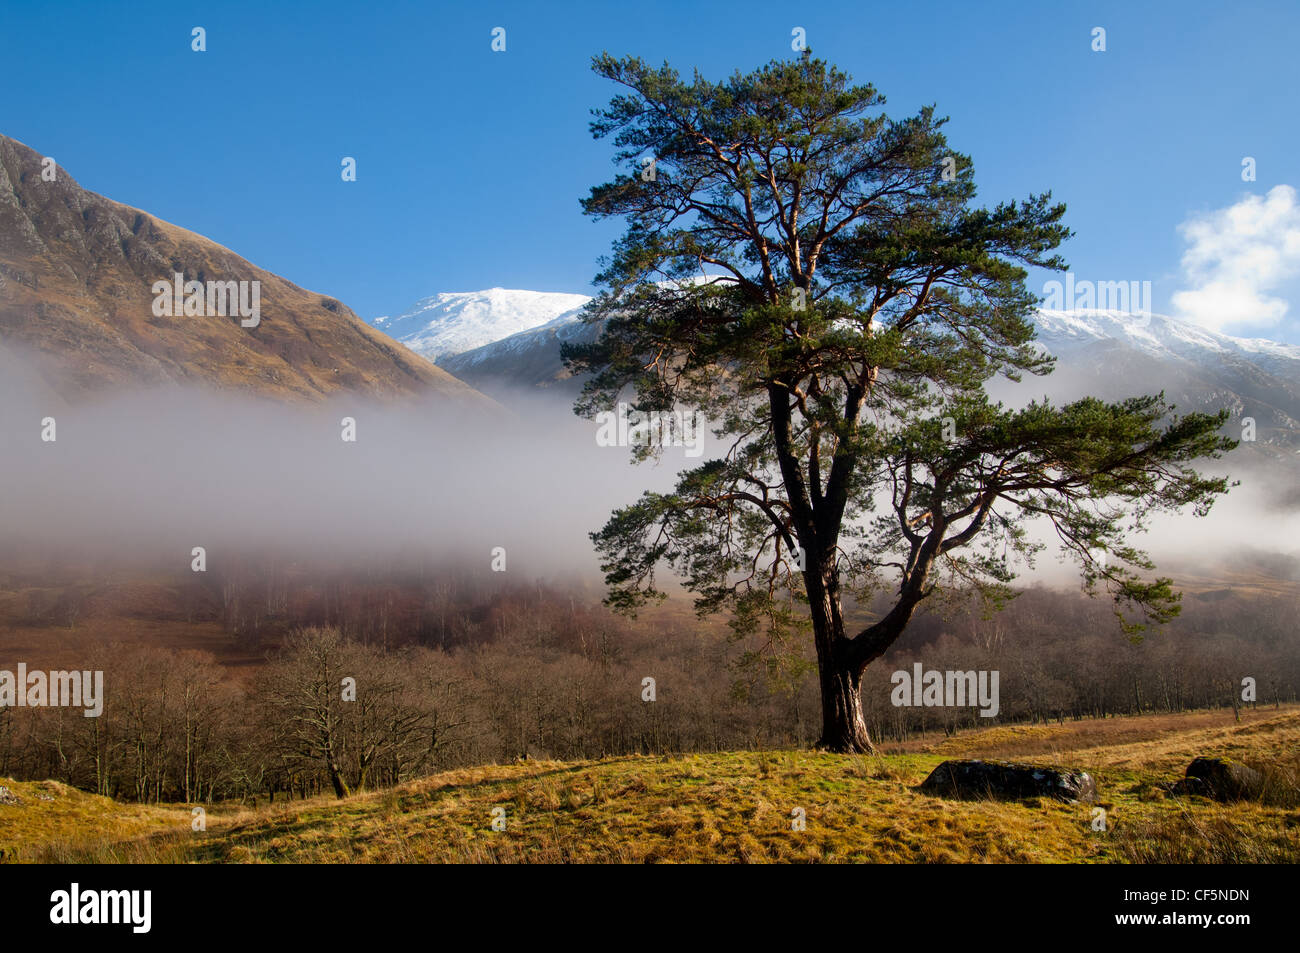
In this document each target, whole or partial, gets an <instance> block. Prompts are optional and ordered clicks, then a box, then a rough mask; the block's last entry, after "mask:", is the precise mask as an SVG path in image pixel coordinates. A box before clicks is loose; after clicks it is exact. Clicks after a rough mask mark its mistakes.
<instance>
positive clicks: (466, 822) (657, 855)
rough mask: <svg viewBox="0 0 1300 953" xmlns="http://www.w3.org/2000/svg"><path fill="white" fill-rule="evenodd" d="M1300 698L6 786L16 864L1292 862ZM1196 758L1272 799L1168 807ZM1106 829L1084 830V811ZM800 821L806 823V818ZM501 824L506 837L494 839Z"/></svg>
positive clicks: (4, 807) (5, 827)
mask: <svg viewBox="0 0 1300 953" xmlns="http://www.w3.org/2000/svg"><path fill="white" fill-rule="evenodd" d="M1297 752H1300V706H1289V707H1287V706H1284V707H1282V708H1260V709H1257V710H1248V711H1243V712H1242V714H1241V721H1240V722H1239V723H1238V722H1235V721H1234V719H1233V715H1232V713H1231V712H1230V711H1228V712H1197V713H1190V714H1186V715H1178V716H1174V715H1154V716H1139V717H1132V718H1110V719H1105V720H1100V721H1090V722H1067V723H1065V724H1063V725H1034V726H1002V727H994V728H991V729H986V730H983V731H975V732H969V733H963V734H959V735H957V736H955V737H953V738H946V739H945V738H942V737H937V738H930V739H925V740H923V741H917V742H911V743H909V744H908V745H906V746H901V747H899V748H897V749H893V750H891V751H889V752H887V753H885V754H882V755H878V756H875V757H846V756H836V755H828V754H819V753H814V752H808V751H745V752H726V753H720V754H699V755H680V756H672V755H670V756H640V757H619V758H608V759H603V760H598V761H583V762H572V763H565V762H547V761H521V762H518V763H514V764H507V765H491V766H484V767H479V768H472V769H464V770H458V771H450V772H446V773H443V774H438V775H434V776H432V777H429V778H424V779H422V780H419V781H415V782H411V783H409V784H405V785H402V786H400V787H398V788H395V789H391V790H385V791H378V792H366V793H361V794H357V795H354V796H352V797H349V798H346V799H344V800H342V801H339V800H336V799H333V798H316V799H311V800H307V801H294V802H292V803H290V804H284V805H280V804H277V805H275V806H274V807H270V808H266V807H263V808H259V809H256V810H247V809H240V808H238V807H237V806H229V807H222V806H216V807H213V808H210V809H209V810H208V813H207V829H206V831H201V832H194V831H192V830H191V810H190V808H189V807H188V806H184V805H173V806H145V805H134V804H124V803H118V802H114V801H111V800H109V799H107V798H101V797H95V796H92V795H88V794H85V793H83V792H80V791H77V790H74V789H72V788H69V787H67V786H65V785H62V784H59V783H57V782H50V781H46V782H15V781H11V780H6V779H3V778H0V786H3V787H6V788H8V789H9V791H10V793H11V794H12V795H14V796H16V797H17V798H18V801H17V803H0V859H3V860H6V861H10V862H14V861H16V862H37V863H40V862H72V863H76V862H121V863H141V862H144V863H149V862H154V863H157V862H162V863H170V862H176V863H214V862H215V863H428V862H435V863H436V862H523V863H536V862H702V861H703V862H712V861H718V862H773V861H778V862H828V861H829V862H845V861H848V862H867V863H895V862H901V863H914V862H992V863H1081V862H1082V863H1097V862H1102V863H1106V862H1119V863H1124V862H1139V863H1142V862H1174V863H1178V862H1184V863H1185V862H1194V863H1260V862H1262V863H1270V862H1278V863H1296V862H1298V861H1300V800H1297V797H1296V789H1295V779H1296V775H1295V769H1296V767H1297ZM1197 755H1223V756H1230V757H1233V758H1237V759H1239V760H1242V761H1245V762H1247V763H1249V764H1254V765H1256V766H1259V767H1263V768H1265V769H1266V770H1269V771H1270V774H1273V773H1274V772H1276V775H1275V776H1276V777H1277V779H1278V781H1277V783H1276V785H1275V786H1274V790H1273V791H1272V792H1271V794H1270V795H1269V797H1268V798H1267V799H1266V802H1265V803H1249V804H1247V803H1241V804H1233V805H1222V804H1216V803H1213V802H1210V801H1206V800H1203V799H1201V798H1174V797H1169V796H1167V795H1166V794H1165V792H1164V790H1163V788H1162V787H1161V785H1162V784H1164V783H1166V782H1169V781H1174V780H1176V779H1178V778H1180V777H1181V776H1182V773H1183V770H1184V768H1185V767H1186V765H1187V763H1188V762H1189V761H1190V760H1191V759H1192V758H1193V757H1195V756H1197ZM949 757H987V758H1005V759H1015V760H1026V761H1031V762H1034V763H1038V764H1043V765H1063V766H1068V767H1078V768H1083V769H1085V770H1088V771H1090V772H1092V773H1093V776H1094V777H1095V778H1096V780H1097V784H1098V792H1099V795H1098V801H1097V803H1096V804H1095V805H1084V804H1078V805H1069V804H1060V803H1056V802H1052V801H1047V800H1038V799H1035V800H1032V801H1014V802H994V801H953V800H947V799H941V798H935V797H930V796H927V795H924V794H921V793H919V792H918V791H917V785H919V784H920V782H921V781H922V779H924V778H925V776H926V775H927V774H928V773H929V772H930V771H931V770H932V769H933V768H934V767H935V766H936V765H937V764H939V763H940V762H941V761H943V760H944V759H945V758H949ZM1098 807H1100V808H1102V809H1103V810H1104V811H1105V821H1106V826H1107V830H1106V831H1105V832H1102V831H1099V830H1095V829H1094V826H1095V822H1096V819H1097V817H1098V815H1097V813H1096V810H1095V809H1096V808H1098ZM800 820H802V821H803V829H802V830H799V829H796V828H798V827H799V823H798V822H799V821H800ZM494 821H495V822H496V826H497V827H500V826H502V822H503V823H504V830H494V829H493V827H494Z"/></svg>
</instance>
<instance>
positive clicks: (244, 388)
mask: <svg viewBox="0 0 1300 953" xmlns="http://www.w3.org/2000/svg"><path fill="white" fill-rule="evenodd" d="M43 158H44V157H42V156H41V155H40V154H39V153H38V152H36V151H34V150H33V149H30V148H28V147H27V146H25V145H23V144H22V143H20V142H17V141H15V140H13V139H10V138H7V137H5V136H0V349H3V350H5V351H7V352H9V362H11V363H12V362H17V363H20V364H21V365H22V367H23V368H24V369H25V370H29V371H31V372H33V373H34V374H35V375H36V376H37V377H39V378H40V379H41V380H42V381H43V382H44V384H45V385H46V386H48V387H49V389H51V390H53V391H54V392H55V393H57V394H58V395H60V396H61V397H63V398H65V399H68V400H77V399H84V398H86V397H89V396H92V395H96V394H101V393H104V392H106V391H109V390H112V389H116V388H126V387H148V386H158V385H167V384H197V385H202V386H205V387H209V388H216V389H219V390H230V391H239V392H244V393H253V394H259V395H265V396H271V397H275V398H280V399H288V400H292V401H298V402H315V401H319V400H321V399H324V398H327V397H329V396H330V395H331V394H334V393H337V392H352V393H358V394H364V395H368V396H372V397H377V398H384V399H394V398H402V397H409V396H416V395H435V396H438V397H442V398H448V399H457V400H466V401H469V402H471V403H475V404H488V403H489V402H488V401H486V399H485V398H483V397H482V395H480V394H477V393H476V392H475V391H473V390H472V389H471V388H470V387H468V386H466V385H465V384H463V383H461V382H460V381H458V380H456V379H455V378H454V377H453V376H452V375H450V374H449V373H447V372H446V371H444V370H442V369H440V368H438V367H435V366H434V365H433V364H432V363H430V362H429V361H428V360H426V359H424V358H422V357H420V356H418V355H416V354H413V353H412V352H411V351H409V350H408V349H406V348H404V347H401V346H399V345H397V344H395V343H394V342H393V341H392V340H391V339H390V338H389V337H387V336H385V335H384V334H381V333H379V332H378V331H376V330H374V329H373V328H371V327H369V326H368V325H367V324H365V322H363V321H361V320H360V319H359V318H358V317H357V316H356V315H355V314H354V313H353V312H352V311H351V310H349V309H348V308H347V307H346V306H345V305H343V304H342V303H340V302H339V301H336V300H335V299H333V298H330V297H328V296H326V295H322V294H317V293H315V292H311V291H307V290H305V289H303V288H300V287H298V286H297V285H295V284H293V283H292V282H289V281H287V280H285V279H284V278H281V277H280V276H278V275H275V274H273V273H271V272H269V271H266V270H265V269H262V268H259V267H257V266H255V265H253V264H251V263H250V262H248V261H246V260H245V259H243V258H241V257H240V256H239V255H237V254H235V253H234V252H232V251H230V250H229V249H227V248H223V247H222V246H221V245H218V244H217V243H215V242H213V241H210V240H208V239H206V238H204V237H203V236H201V235H197V234H195V233H194V232H190V231H186V230H185V229H183V228H179V227H177V226H175V225H171V224H169V223H167V222H164V221H162V220H160V219H158V218H155V217H153V216H151V215H150V214H148V213H147V212H144V211H141V210H140V209H136V208H131V207H129V206H126V205H122V204H120V203H118V202H114V201H112V200H110V199H107V198H104V197H103V196H100V195H97V194H95V193H94V192H90V191H88V190H86V189H83V188H81V187H80V186H79V185H78V184H77V183H76V181H75V180H74V179H73V178H72V176H71V175H69V174H68V172H67V171H66V170H64V169H61V168H59V169H57V171H56V172H55V171H54V170H53V169H52V168H51V167H50V166H49V164H48V163H46V162H44V161H43ZM43 173H45V174H44V175H43ZM51 173H53V180H52V181H51V180H50V177H51ZM176 274H180V275H182V279H181V280H182V282H189V281H198V282H201V283H204V286H205V288H206V287H207V283H208V282H229V281H234V282H248V283H249V284H248V285H246V286H245V288H246V289H247V290H248V291H249V295H248V301H249V303H251V302H252V300H254V299H252V294H251V290H252V288H253V285H252V283H253V282H256V283H257V289H258V298H257V299H256V300H257V302H258V311H259V315H258V320H257V321H256V322H253V320H252V319H251V318H244V317H241V316H240V315H239V314H230V313H229V310H233V309H227V310H228V313H227V315H226V316H221V315H219V314H215V313H213V314H207V313H206V312H205V313H204V314H190V315H182V316H173V315H172V313H171V311H170V310H168V309H167V308H165V307H164V308H156V307H155V305H156V304H157V303H158V299H157V294H156V292H155V290H154V285H155V283H157V282H173V281H174V280H175V277H174V276H175V275H176ZM182 287H183V285H182ZM202 299H203V302H204V304H206V303H207V298H206V295H204V296H202ZM158 310H162V311H164V314H162V315H159V314H158V313H156V312H157V311H158ZM178 310H179V309H178ZM213 310H214V311H215V310H218V309H213Z"/></svg>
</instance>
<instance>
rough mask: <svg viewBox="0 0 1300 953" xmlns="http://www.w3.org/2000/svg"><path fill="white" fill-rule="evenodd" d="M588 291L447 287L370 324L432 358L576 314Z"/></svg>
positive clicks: (471, 347)
mask: <svg viewBox="0 0 1300 953" xmlns="http://www.w3.org/2000/svg"><path fill="white" fill-rule="evenodd" d="M589 300H591V299H590V298H588V297H587V295H580V294H564V293H559V292H547V291H515V290H510V289H507V288H489V289H487V290H486V291H454V292H443V293H441V294H436V295H432V296H430V297H428V298H421V299H420V300H419V301H417V302H415V304H413V305H412V306H411V307H410V308H409V309H408V310H407V311H405V312H403V313H402V314H400V315H398V316H397V317H395V318H394V317H389V316H387V315H385V316H384V317H380V318H375V319H374V320H372V321H371V322H370V323H371V324H373V325H374V326H375V327H376V328H378V329H379V330H381V331H383V332H384V333H385V334H387V335H389V336H390V337H393V338H396V339H397V340H398V341H401V342H402V343H403V344H405V345H406V346H407V347H408V348H410V349H411V350H412V351H415V352H416V353H417V354H419V355H421V356H423V357H427V358H428V359H429V360H431V361H434V362H440V361H441V359H443V358H445V357H448V356H451V355H455V354H461V353H464V352H465V351H472V350H474V349H475V348H478V347H482V346H483V345H485V344H491V343H493V342H495V341H500V340H502V339H503V338H508V337H510V336H511V335H514V334H518V333H520V332H526V331H529V330H531V329H533V328H536V327H539V326H541V325H544V324H547V323H548V322H551V321H553V320H554V319H557V318H560V317H562V316H566V315H571V317H572V319H573V320H576V318H577V311H578V310H579V309H581V308H582V306H583V305H585V304H586V303H587V302H588V301H589Z"/></svg>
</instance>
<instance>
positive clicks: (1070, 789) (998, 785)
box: [921, 761, 1097, 803]
mask: <svg viewBox="0 0 1300 953" xmlns="http://www.w3.org/2000/svg"><path fill="white" fill-rule="evenodd" d="M921 791H922V792H923V793H925V794H931V795H934V796H935V797H948V798H960V799H963V800H969V799H983V798H993V799H995V800H999V801H1019V800H1021V799H1023V798H1033V797H1049V798H1054V799H1056V800H1058V801H1066V802H1070V803H1073V802H1075V801H1092V800H1093V799H1095V798H1096V796H1097V785H1096V783H1095V782H1094V781H1093V779H1092V775H1090V774H1088V772H1086V771H1073V770H1070V769H1067V768H1043V767H1039V766H1038V765H1033V764H1014V763H1012V762H1009V761H945V762H944V763H943V764H941V765H939V767H937V768H935V769H934V770H933V771H931V772H930V776H929V777H928V778H926V779H925V780H924V781H923V782H921Z"/></svg>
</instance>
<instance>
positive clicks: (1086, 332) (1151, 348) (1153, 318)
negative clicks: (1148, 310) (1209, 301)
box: [1035, 310, 1300, 375]
mask: <svg viewBox="0 0 1300 953" xmlns="http://www.w3.org/2000/svg"><path fill="white" fill-rule="evenodd" d="M1035 323H1036V324H1037V325H1038V340H1039V341H1040V342H1041V343H1042V344H1043V345H1044V346H1045V347H1046V348H1047V349H1048V350H1049V351H1051V352H1052V353H1053V354H1055V355H1057V356H1058V357H1060V358H1062V359H1064V357H1065V355H1066V354H1068V353H1070V352H1071V351H1074V350H1078V349H1080V348H1086V347H1088V346H1089V345H1095V344H1098V343H1100V342H1104V341H1118V342H1122V343H1123V344H1125V345H1127V346H1129V347H1131V348H1133V349H1134V350H1137V351H1140V352H1142V353H1144V354H1148V355H1150V356H1152V357H1156V358H1160V359H1163V360H1168V359H1171V358H1180V359H1183V360H1189V361H1192V362H1194V363H1204V362H1206V361H1211V362H1215V361H1220V360H1222V359H1224V358H1238V359H1241V360H1243V361H1248V362H1250V363H1252V364H1255V365H1256V366H1258V367H1261V368H1263V369H1264V370H1266V371H1269V372H1270V373H1281V374H1287V373H1290V374H1293V375H1295V374H1298V373H1300V347H1297V346H1295V345H1292V344H1278V343H1277V342H1275V341H1267V340H1264V339H1262V338H1235V337H1230V336H1229V335H1226V334H1220V333H1218V332H1217V331H1210V330H1208V329H1206V328H1202V327H1200V326H1198V325H1195V324H1189V323H1188V322H1186V321H1179V320H1178V319H1176V318H1170V317H1166V316H1165V315H1161V314H1151V315H1139V314H1131V313H1128V312H1125V311H1100V310H1079V311H1047V310H1041V311H1039V312H1038V315H1037V317H1036V318H1035Z"/></svg>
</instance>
